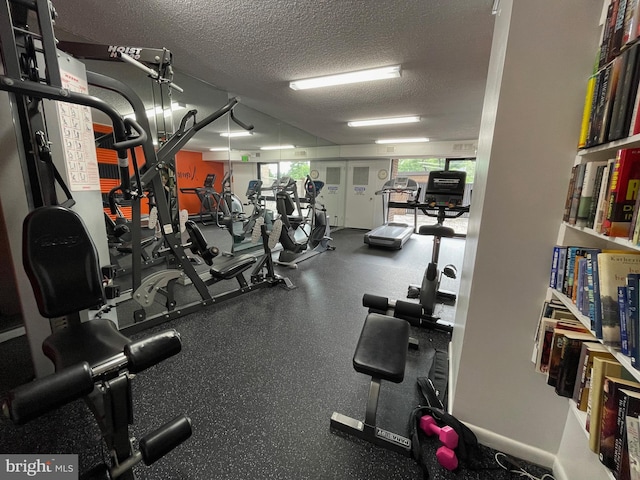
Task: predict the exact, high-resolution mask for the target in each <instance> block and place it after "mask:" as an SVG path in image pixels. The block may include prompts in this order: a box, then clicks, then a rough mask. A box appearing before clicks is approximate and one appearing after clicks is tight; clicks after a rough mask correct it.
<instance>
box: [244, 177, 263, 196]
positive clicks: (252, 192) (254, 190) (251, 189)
mask: <svg viewBox="0 0 640 480" xmlns="http://www.w3.org/2000/svg"><path fill="white" fill-rule="evenodd" d="M261 193H262V180H250V181H249V186H248V187H247V193H246V194H245V196H246V197H247V198H251V197H253V196H258V197H259V196H260V194H261Z"/></svg>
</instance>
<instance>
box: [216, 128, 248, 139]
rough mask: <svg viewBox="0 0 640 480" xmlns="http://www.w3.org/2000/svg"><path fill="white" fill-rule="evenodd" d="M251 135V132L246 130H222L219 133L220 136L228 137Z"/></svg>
mask: <svg viewBox="0 0 640 480" xmlns="http://www.w3.org/2000/svg"><path fill="white" fill-rule="evenodd" d="M251 135H253V132H249V131H246V130H242V131H239V132H222V133H221V134H220V136H221V137H229V138H234V137H249V136H251Z"/></svg>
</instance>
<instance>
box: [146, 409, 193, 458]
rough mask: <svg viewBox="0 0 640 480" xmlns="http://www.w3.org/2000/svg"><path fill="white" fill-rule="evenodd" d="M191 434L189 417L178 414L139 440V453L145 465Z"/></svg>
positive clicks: (160, 456)
mask: <svg viewBox="0 0 640 480" xmlns="http://www.w3.org/2000/svg"><path fill="white" fill-rule="evenodd" d="M190 436H191V419H190V418H189V417H186V416H184V415H180V416H178V417H176V418H174V419H173V420H171V421H170V422H167V423H165V424H164V425H162V426H161V427H160V428H158V429H156V430H154V431H153V432H151V433H148V434H147V435H145V436H144V437H143V438H142V439H141V440H140V453H141V454H142V459H143V461H144V463H145V465H151V464H152V463H153V462H155V461H156V460H158V459H159V458H162V457H163V456H164V455H166V454H167V453H169V452H170V451H171V450H173V449H174V448H175V447H177V446H178V445H180V444H181V443H182V442H184V441H185V440H186V439H188V438H189V437H190Z"/></svg>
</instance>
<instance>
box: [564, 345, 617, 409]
mask: <svg viewBox="0 0 640 480" xmlns="http://www.w3.org/2000/svg"><path fill="white" fill-rule="evenodd" d="M596 358H605V359H609V360H613V359H614V356H613V354H612V353H611V352H610V351H609V349H608V348H607V347H605V346H604V345H602V344H601V343H594V342H584V343H583V344H582V351H581V352H580V364H579V368H578V373H577V374H576V388H575V389H574V395H573V400H574V401H575V402H576V406H577V407H578V410H580V411H582V412H586V411H587V406H588V402H589V391H590V390H591V373H592V370H593V361H594V360H595V359H596Z"/></svg>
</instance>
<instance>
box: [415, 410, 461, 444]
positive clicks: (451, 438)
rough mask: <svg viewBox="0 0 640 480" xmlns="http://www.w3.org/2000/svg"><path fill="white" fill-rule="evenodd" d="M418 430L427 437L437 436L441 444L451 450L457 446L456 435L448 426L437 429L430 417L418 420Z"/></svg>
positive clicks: (426, 416)
mask: <svg viewBox="0 0 640 480" xmlns="http://www.w3.org/2000/svg"><path fill="white" fill-rule="evenodd" d="M420 428H421V429H422V431H423V432H424V433H426V434H427V435H438V438H439V439H440V441H441V442H442V444H443V445H444V446H445V447H447V448H449V449H451V450H453V449H454V448H456V447H457V446H458V434H457V433H456V431H455V430H454V429H453V428H451V427H450V426H448V425H447V426H445V427H442V428H441V427H439V426H438V424H437V423H436V421H435V419H434V418H433V417H432V416H431V415H425V416H423V417H422V418H421V419H420Z"/></svg>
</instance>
